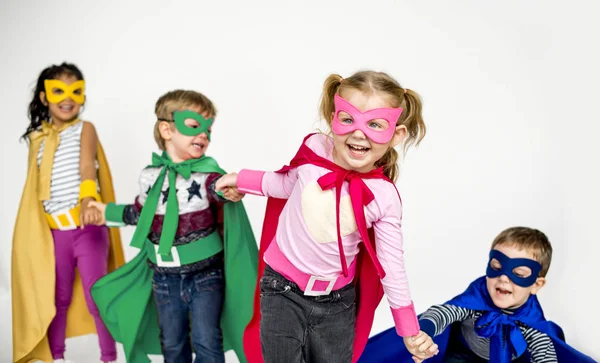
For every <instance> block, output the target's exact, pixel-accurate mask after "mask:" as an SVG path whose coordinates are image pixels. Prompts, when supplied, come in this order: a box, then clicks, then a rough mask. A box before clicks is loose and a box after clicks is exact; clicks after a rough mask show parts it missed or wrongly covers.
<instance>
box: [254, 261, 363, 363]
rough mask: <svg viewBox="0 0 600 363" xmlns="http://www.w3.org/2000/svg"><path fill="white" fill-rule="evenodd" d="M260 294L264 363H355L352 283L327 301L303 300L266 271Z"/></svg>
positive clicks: (289, 284) (291, 286)
mask: <svg viewBox="0 0 600 363" xmlns="http://www.w3.org/2000/svg"><path fill="white" fill-rule="evenodd" d="M260 292H261V294H260V313H261V315H262V318H261V321H260V340H261V343H262V351H263V357H264V360H265V363H302V362H310V363H336V362H340V363H346V362H351V361H352V347H353V344H354V326H355V324H356V304H355V302H354V300H355V297H356V292H355V289H354V284H349V285H347V286H345V287H343V288H341V289H339V290H334V291H332V292H331V293H330V294H329V295H325V296H305V295H304V294H303V292H302V290H300V289H299V288H298V285H296V284H295V283H293V282H291V281H289V280H287V279H286V278H285V277H283V276H281V275H280V274H279V273H277V272H276V271H274V270H273V269H272V268H270V267H269V266H267V267H266V269H265V272H264V275H263V277H262V278H261V280H260Z"/></svg>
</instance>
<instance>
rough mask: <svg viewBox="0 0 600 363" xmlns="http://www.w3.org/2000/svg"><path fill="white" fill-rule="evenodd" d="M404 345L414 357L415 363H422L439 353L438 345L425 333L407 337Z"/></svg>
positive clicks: (421, 332)
mask: <svg viewBox="0 0 600 363" xmlns="http://www.w3.org/2000/svg"><path fill="white" fill-rule="evenodd" d="M404 345H405V346H406V349H407V350H408V351H409V352H410V354H412V355H413V357H412V358H413V360H414V361H415V363H420V362H422V361H424V360H425V359H428V358H431V357H433V356H434V355H436V354H438V353H439V350H438V346H437V344H435V343H434V342H433V339H431V337H430V336H429V335H427V333H425V332H423V331H420V332H419V334H417V335H416V336H414V337H405V338H404Z"/></svg>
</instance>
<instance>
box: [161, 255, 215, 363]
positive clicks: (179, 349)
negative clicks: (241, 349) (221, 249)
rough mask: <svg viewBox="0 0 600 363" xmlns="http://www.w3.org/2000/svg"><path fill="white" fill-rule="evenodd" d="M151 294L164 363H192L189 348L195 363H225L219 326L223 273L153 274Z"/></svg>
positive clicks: (203, 271) (208, 271) (207, 271)
mask: <svg viewBox="0 0 600 363" xmlns="http://www.w3.org/2000/svg"><path fill="white" fill-rule="evenodd" d="M152 290H153V292H154V300H155V301H156V308H157V311H158V324H159V327H160V343H161V347H162V353H163V356H164V359H165V363H192V348H193V350H194V352H195V353H196V359H194V361H193V362H194V363H200V362H202V363H224V362H225V355H224V353H223V334H222V332H221V324H220V323H221V311H222V307H223V293H224V278H223V269H222V268H221V267H217V268H208V269H205V270H201V271H198V272H193V273H189V274H180V273H172V274H171V273H159V272H154V277H153V279H152ZM190 330H191V341H190Z"/></svg>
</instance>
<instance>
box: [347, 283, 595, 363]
mask: <svg viewBox="0 0 600 363" xmlns="http://www.w3.org/2000/svg"><path fill="white" fill-rule="evenodd" d="M446 304H450V305H455V306H459V307H463V308H466V309H471V310H479V311H485V312H486V313H484V315H483V316H482V317H481V318H480V320H478V321H477V324H476V325H477V326H484V328H483V329H480V328H477V329H480V330H478V333H479V334H480V335H482V334H485V335H487V336H488V337H490V358H492V359H491V360H492V361H494V362H510V357H511V356H512V354H513V353H515V354H517V355H520V354H521V353H522V354H525V355H526V357H528V356H529V353H528V352H527V350H526V343H525V341H524V339H523V336H522V334H521V332H520V330H519V328H518V327H517V326H516V321H519V322H521V323H523V324H525V325H527V326H529V327H531V328H533V329H536V330H538V331H540V332H542V333H545V334H547V335H548V336H549V337H550V339H552V342H553V343H554V348H555V350H556V354H557V356H558V361H559V362H590V363H591V362H596V361H595V360H594V359H592V358H590V357H588V356H587V355H585V354H583V353H581V352H579V351H577V350H576V349H574V348H573V347H571V346H569V345H568V344H567V343H566V342H565V338H564V334H563V331H562V329H561V328H560V327H559V326H558V325H556V324H555V323H553V322H551V321H548V320H546V318H545V317H544V312H543V311H542V307H541V305H540V303H539V301H538V299H537V297H536V296H535V295H531V296H530V297H529V299H528V300H527V302H526V303H525V304H524V305H523V306H521V307H520V308H519V309H517V310H516V311H515V313H514V314H513V315H511V316H510V317H507V314H503V313H502V311H501V310H500V309H499V308H497V307H496V306H495V305H494V304H493V302H492V299H491V298H490V296H489V293H488V291H487V288H486V281H485V276H483V277H480V278H478V279H477V280H475V281H473V283H471V285H469V287H468V288H467V290H466V291H465V292H463V293H462V294H460V295H458V296H456V297H455V298H453V299H452V300H450V301H448V302H447V303H446ZM455 324H456V323H455ZM503 332H504V334H508V337H509V339H508V341H509V343H510V344H508V345H507V344H501V339H502V336H503ZM449 338H450V326H448V328H446V330H444V332H442V333H441V334H440V335H438V336H436V337H435V338H434V339H433V340H434V342H435V343H436V344H437V345H438V347H439V350H440V353H439V354H438V355H436V356H434V357H432V358H430V359H427V360H426V362H427V363H430V362H431V363H435V362H442V359H443V357H444V354H445V352H446V348H447V346H448V341H449ZM371 362H372V363H386V362H390V363H391V362H394V363H397V362H413V360H412V355H411V354H410V353H409V352H408V350H406V348H405V346H404V341H403V339H402V337H400V336H398V335H397V334H396V330H395V329H394V328H390V329H388V330H386V331H383V332H382V333H380V334H378V335H375V336H373V337H372V338H370V339H369V341H368V343H367V346H366V348H365V350H364V352H363V354H362V355H361V357H360V359H359V360H358V363H371Z"/></svg>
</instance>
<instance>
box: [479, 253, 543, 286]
mask: <svg viewBox="0 0 600 363" xmlns="http://www.w3.org/2000/svg"><path fill="white" fill-rule="evenodd" d="M493 259H496V260H497V261H498V262H500V268H499V269H495V268H494V267H492V260H493ZM517 267H527V268H529V269H530V270H531V275H529V276H528V277H520V276H518V275H517V274H515V272H514V270H515V269H516V268H517ZM541 269H542V265H541V264H540V263H539V262H537V261H534V260H531V259H529V258H510V257H508V256H507V255H505V254H504V253H502V252H500V251H498V250H491V251H490V260H489V262H488V267H487V271H486V272H485V274H486V276H487V277H490V278H494V277H499V276H502V275H506V277H508V278H509V279H510V281H512V282H514V283H515V284H516V285H519V286H521V287H529V286H531V285H533V284H535V281H536V280H537V278H538V275H539V273H540V271H541Z"/></svg>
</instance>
